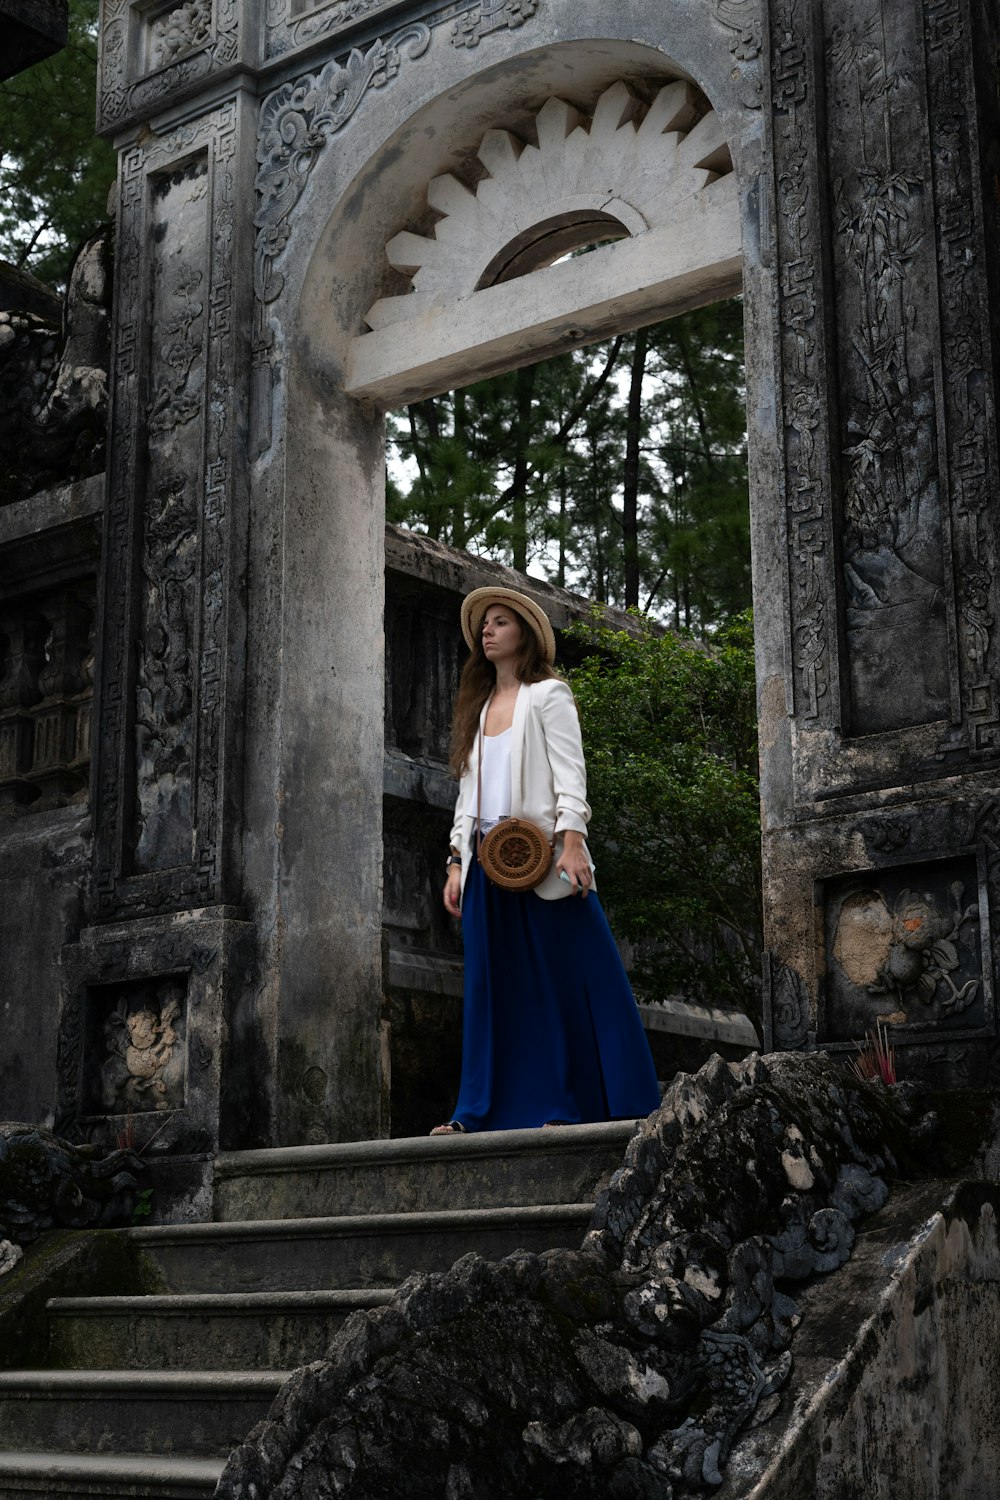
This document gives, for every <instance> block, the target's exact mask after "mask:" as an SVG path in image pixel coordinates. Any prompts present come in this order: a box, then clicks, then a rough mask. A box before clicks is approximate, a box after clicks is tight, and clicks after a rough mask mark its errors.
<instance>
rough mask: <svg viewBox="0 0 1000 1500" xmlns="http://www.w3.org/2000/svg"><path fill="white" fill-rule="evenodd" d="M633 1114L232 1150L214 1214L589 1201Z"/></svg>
mask: <svg viewBox="0 0 1000 1500" xmlns="http://www.w3.org/2000/svg"><path fill="white" fill-rule="evenodd" d="M635 1125H636V1122H635V1121H633V1120H614V1121H611V1122H609V1123H606V1124H599V1125H566V1126H561V1127H560V1128H558V1129H550V1130H490V1131H477V1132H475V1133H474V1134H473V1133H470V1134H468V1135H460V1136H432V1137H426V1136H422V1137H417V1138H410V1139H405V1140H391V1141H356V1142H348V1143H346V1144H341V1145H335V1146H293V1147H287V1148H283V1149H278V1150H269V1151H233V1152H224V1153H222V1154H221V1155H220V1156H218V1157H217V1158H216V1162H215V1217H216V1219H218V1220H223V1221H234V1222H235V1221H243V1220H246V1219H289V1218H321V1217H324V1216H326V1215H330V1214H366V1213H380V1214H388V1213H416V1212H434V1211H440V1210H443V1209H448V1208H453V1207H455V1206H456V1205H461V1206H462V1207H463V1208H505V1207H516V1206H520V1205H529V1204H537V1203H581V1202H583V1201H584V1200H585V1199H588V1198H592V1197H593V1195H594V1193H595V1191H596V1190H597V1187H598V1185H599V1184H601V1183H602V1182H603V1180H605V1179H606V1178H607V1177H609V1176H610V1174H611V1173H612V1172H613V1171H615V1170H616V1169H617V1168H618V1167H619V1166H620V1165H621V1161H622V1157H623V1156H624V1154H625V1147H626V1145H627V1143H628V1141H629V1138H630V1137H631V1135H632V1133H633V1131H634V1130H635Z"/></svg>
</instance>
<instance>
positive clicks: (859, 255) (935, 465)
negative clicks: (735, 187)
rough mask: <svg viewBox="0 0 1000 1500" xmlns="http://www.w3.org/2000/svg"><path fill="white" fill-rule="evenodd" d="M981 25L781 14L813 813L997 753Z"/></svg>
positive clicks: (916, 11)
mask: <svg viewBox="0 0 1000 1500" xmlns="http://www.w3.org/2000/svg"><path fill="white" fill-rule="evenodd" d="M968 12H969V7H968V5H967V4H966V0H923V3H922V4H919V5H912V6H909V5H907V6H893V5H888V4H881V5H880V4H872V3H871V0H843V3H838V4H837V5H835V6H834V5H826V6H820V5H818V4H815V3H813V0H774V3H773V4H772V5H771V6H770V27H769V44H770V80H769V86H770V111H769V116H770V128H771V139H772V144H773V153H774V183H775V210H776V223H775V240H776V248H777V253H778V268H777V280H778V297H779V301H778V314H779V327H780V339H781V367H780V384H781V403H782V409H783V413H784V433H785V458H784V484H785V501H786V514H787V536H788V561H789V600H790V615H791V618H790V621H789V640H790V653H789V656H790V670H791V675H792V683H791V686H792V689H793V694H794V700H793V712H794V716H795V721H796V744H797V753H796V763H795V770H794V774H795V780H796V801H797V802H799V803H800V804H802V803H804V802H808V801H810V800H812V798H813V797H815V796H817V795H820V796H823V797H829V796H835V795H841V794H846V793H848V792H849V791H850V792H853V791H857V790H858V788H859V787H862V786H868V787H871V788H872V789H874V788H875V787H877V786H892V785H899V784H900V783H901V782H903V781H912V780H928V779H934V777H935V776H936V775H938V774H940V769H941V766H942V764H943V763H945V762H946V763H947V764H948V765H949V766H950V767H958V766H961V765H962V764H963V763H965V764H971V763H974V762H975V761H977V760H981V759H983V758H986V757H990V756H995V754H996V753H997V750H998V748H1000V743H998V733H1000V712H998V705H997V699H996V687H995V683H996V680H997V662H996V658H995V652H996V649H997V648H996V642H995V634H996V632H995V628H994V626H995V621H996V619H997V614H998V609H1000V597H998V594H997V580H996V559H995V537H994V531H993V528H992V526H991V525H990V523H989V522H988V521H987V519H986V518H987V506H986V500H985V497H986V494H987V493H988V491H989V487H990V482H991V476H995V475H996V473H997V449H996V436H995V423H994V414H993V406H994V401H993V392H992V368H991V359H990V356H989V352H988V345H987V341H986V330H987V329H988V327H989V323H990V317H991V309H990V304H989V286H988V280H987V262H986V235H985V226H984V215H985V213H986V210H985V209H984V204H983V195H982V194H981V192H980V191H979V190H978V181H979V168H978V154H979V151H980V140H979V132H980V129H981V126H980V123H979V121H978V119H977V108H976V105H977V100H976V84H975V77H974V38H973V36H972V33H971V29H970V21H969V13H968Z"/></svg>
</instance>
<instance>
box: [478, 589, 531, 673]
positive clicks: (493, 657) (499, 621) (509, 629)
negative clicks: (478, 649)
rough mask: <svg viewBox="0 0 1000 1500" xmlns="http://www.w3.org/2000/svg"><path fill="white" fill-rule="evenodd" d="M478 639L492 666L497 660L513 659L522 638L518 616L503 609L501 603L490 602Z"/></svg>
mask: <svg viewBox="0 0 1000 1500" xmlns="http://www.w3.org/2000/svg"><path fill="white" fill-rule="evenodd" d="M480 639H481V640H482V644H483V655H484V656H485V657H486V660H487V661H489V662H492V663H493V665H494V666H496V665H497V664H498V663H499V662H509V661H513V659H514V657H515V656H517V654H518V652H519V651H520V649H521V643H522V641H523V639H524V638H523V636H522V634H521V621H520V618H519V617H518V615H516V614H515V613H514V611H513V610H512V609H505V608H504V606H503V605H502V604H491V605H490V607H489V609H488V610H487V611H486V613H485V615H484V616H483V630H482V636H481V637H480Z"/></svg>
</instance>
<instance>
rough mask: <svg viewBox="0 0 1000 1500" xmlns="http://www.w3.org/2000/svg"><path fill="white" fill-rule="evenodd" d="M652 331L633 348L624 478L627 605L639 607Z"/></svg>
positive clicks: (640, 336)
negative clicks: (642, 461) (643, 444)
mask: <svg viewBox="0 0 1000 1500" xmlns="http://www.w3.org/2000/svg"><path fill="white" fill-rule="evenodd" d="M648 348H649V335H648V332H647V330H646V329H645V328H640V329H639V332H638V333H637V334H636V336H635V347H634V348H633V351H632V373H631V377H630V380H629V390H628V413H627V417H626V422H625V468H624V474H623V481H622V547H623V550H624V557H625V608H626V609H638V608H639V442H640V439H641V437H642V382H643V377H644V376H645V374H646V353H647V350H648Z"/></svg>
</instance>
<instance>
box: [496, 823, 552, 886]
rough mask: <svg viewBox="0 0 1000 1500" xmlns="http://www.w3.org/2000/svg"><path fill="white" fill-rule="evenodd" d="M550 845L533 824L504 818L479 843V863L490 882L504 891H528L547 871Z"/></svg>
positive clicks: (549, 861)
mask: <svg viewBox="0 0 1000 1500" xmlns="http://www.w3.org/2000/svg"><path fill="white" fill-rule="evenodd" d="M552 853H553V845H552V844H550V843H549V841H548V839H547V838H546V837H545V835H544V833H543V832H542V830H541V829H540V828H539V827H538V825H537V823H529V822H528V821H527V820H526V819H524V818H504V819H503V820H502V821H501V822H499V823H498V824H497V825H496V827H495V828H491V829H490V831H489V833H488V834H486V836H485V837H484V838H483V840H482V842H481V843H480V845H479V862H480V864H481V865H482V867H483V870H484V871H485V873H486V874H487V875H488V876H489V878H490V880H492V882H493V884H494V885H498V886H500V887H502V889H503V890H505V891H531V890H534V888H535V886H536V885H540V884H541V882H542V881H543V880H544V879H545V877H546V875H547V874H548V873H549V866H550V865H551V863H552Z"/></svg>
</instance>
